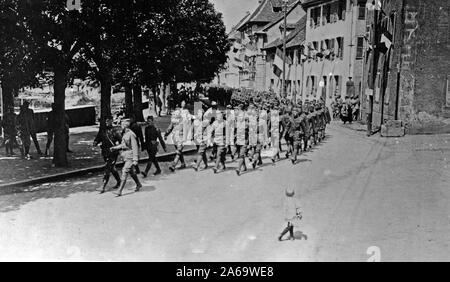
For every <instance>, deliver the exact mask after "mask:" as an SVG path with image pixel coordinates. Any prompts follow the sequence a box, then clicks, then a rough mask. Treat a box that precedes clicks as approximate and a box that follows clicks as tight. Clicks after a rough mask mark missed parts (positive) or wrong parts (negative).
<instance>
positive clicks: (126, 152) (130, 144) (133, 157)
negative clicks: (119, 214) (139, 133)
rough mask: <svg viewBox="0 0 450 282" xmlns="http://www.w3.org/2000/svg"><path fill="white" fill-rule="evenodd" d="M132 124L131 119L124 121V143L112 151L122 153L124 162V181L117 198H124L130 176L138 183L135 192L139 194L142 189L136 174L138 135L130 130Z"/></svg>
mask: <svg viewBox="0 0 450 282" xmlns="http://www.w3.org/2000/svg"><path fill="white" fill-rule="evenodd" d="M130 124H131V121H130V119H123V120H122V124H121V126H122V129H123V132H124V134H123V136H122V143H121V144H119V145H117V146H114V147H112V148H111V149H110V151H111V152H114V151H120V154H121V156H122V158H123V161H124V165H123V169H122V178H121V180H122V181H121V183H120V187H119V191H118V193H117V194H116V196H117V197H120V196H122V191H123V189H124V188H125V184H126V183H127V178H128V175H130V176H131V178H133V180H134V182H135V183H136V188H135V192H138V191H139V190H140V189H141V188H142V184H141V182H140V181H139V178H138V176H137V174H136V166H137V164H138V162H139V147H138V141H137V137H136V134H134V132H133V131H132V130H131V129H130Z"/></svg>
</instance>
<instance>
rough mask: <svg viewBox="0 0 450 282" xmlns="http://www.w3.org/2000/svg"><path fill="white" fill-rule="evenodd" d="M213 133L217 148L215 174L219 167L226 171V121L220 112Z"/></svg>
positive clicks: (217, 114) (213, 125)
mask: <svg viewBox="0 0 450 282" xmlns="http://www.w3.org/2000/svg"><path fill="white" fill-rule="evenodd" d="M212 132H213V136H214V139H213V140H214V144H215V146H217V156H216V165H215V166H214V168H213V171H214V173H217V171H218V170H219V166H220V165H222V170H225V155H226V152H227V148H226V146H225V121H224V119H223V114H222V112H220V111H217V113H216V120H215V121H214V122H213V124H212Z"/></svg>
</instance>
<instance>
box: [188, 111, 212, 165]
mask: <svg viewBox="0 0 450 282" xmlns="http://www.w3.org/2000/svg"><path fill="white" fill-rule="evenodd" d="M193 127H194V142H195V144H196V146H197V160H196V162H195V164H194V165H193V166H192V168H193V169H194V170H195V171H198V169H199V168H200V164H201V163H202V161H203V163H204V165H205V167H204V169H208V158H207V157H206V149H207V147H208V135H207V129H208V127H209V120H208V119H204V116H203V109H199V110H198V111H197V115H196V116H195V117H194V122H193Z"/></svg>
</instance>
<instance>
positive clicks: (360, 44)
mask: <svg viewBox="0 0 450 282" xmlns="http://www.w3.org/2000/svg"><path fill="white" fill-rule="evenodd" d="M363 57H364V37H358V44H357V45H356V59H357V60H361V59H362V58H363Z"/></svg>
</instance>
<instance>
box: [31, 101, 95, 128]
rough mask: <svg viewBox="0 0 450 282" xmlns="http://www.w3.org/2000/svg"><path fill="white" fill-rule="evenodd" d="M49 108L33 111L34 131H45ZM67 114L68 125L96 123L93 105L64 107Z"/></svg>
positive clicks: (76, 125) (78, 125)
mask: <svg viewBox="0 0 450 282" xmlns="http://www.w3.org/2000/svg"><path fill="white" fill-rule="evenodd" d="M50 111H51V110H50V109H49V110H38V111H35V112H34V123H35V127H36V131H37V132H38V133H40V132H46V131H47V116H48V113H49V112H50ZM66 113H67V115H68V116H69V126H70V127H80V126H89V125H95V124H96V120H95V119H96V115H95V106H94V105H92V106H77V107H71V108H67V109H66Z"/></svg>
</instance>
